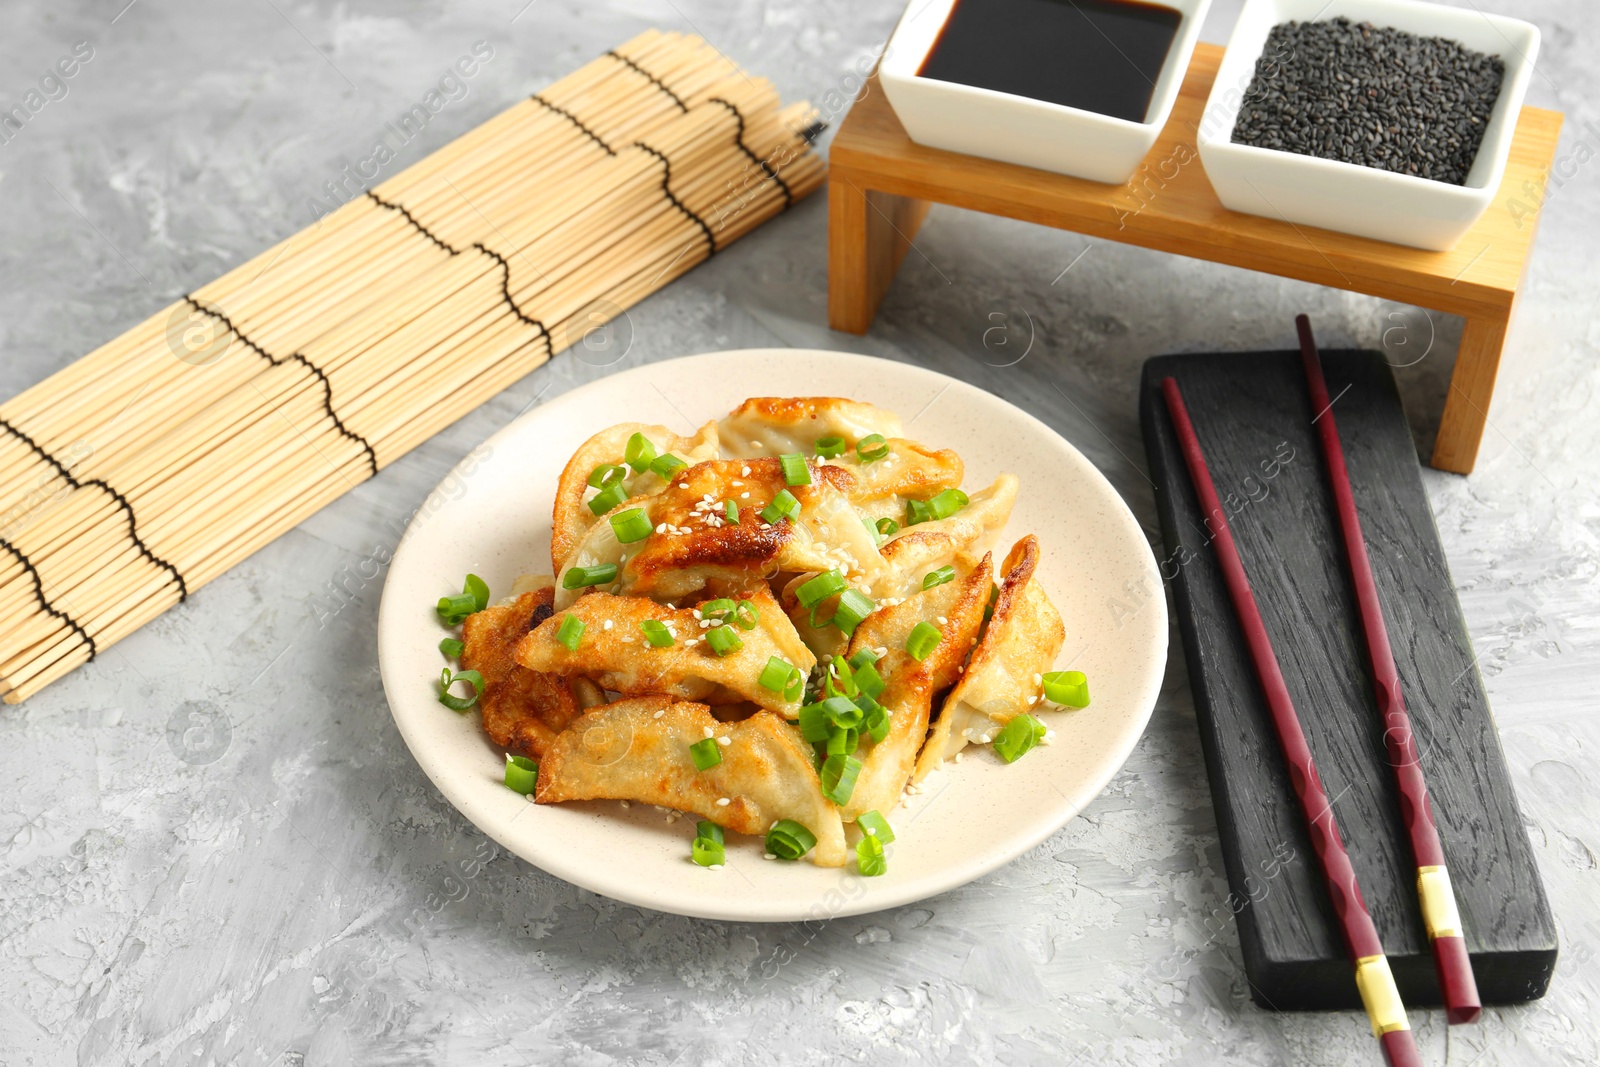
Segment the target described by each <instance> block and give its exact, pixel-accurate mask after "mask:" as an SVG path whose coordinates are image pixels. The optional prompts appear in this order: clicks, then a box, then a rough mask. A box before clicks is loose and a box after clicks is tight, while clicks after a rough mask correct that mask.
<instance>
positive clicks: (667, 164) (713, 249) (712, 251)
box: [633, 141, 717, 256]
mask: <svg viewBox="0 0 1600 1067" xmlns="http://www.w3.org/2000/svg"><path fill="white" fill-rule="evenodd" d="M633 147H634V148H642V149H644V150H645V151H646V152H649V153H650V154H651V155H652V156H655V157H656V158H657V159H659V160H660V161H661V166H662V168H663V172H662V175H661V191H662V192H663V193H665V194H667V199H668V200H670V201H672V206H673V207H675V208H677V209H678V210H679V211H681V212H683V213H684V215H685V216H686V217H688V219H689V220H690V221H691V222H693V223H694V224H695V225H696V226H698V227H700V232H701V233H703V234H705V235H706V255H708V256H714V255H716V254H717V239H716V238H715V237H713V236H712V234H711V227H710V226H707V225H706V220H705V219H703V218H701V217H700V216H699V215H696V214H695V213H694V212H692V211H690V210H689V209H688V208H687V207H686V206H684V203H683V201H682V200H679V199H678V198H677V197H676V196H674V195H673V193H672V190H671V189H670V188H669V187H668V183H670V182H671V181H672V160H670V159H668V158H667V157H666V155H664V154H663V153H662V152H661V151H660V150H658V149H655V148H651V147H650V146H649V145H647V144H645V143H644V142H643V141H635V142H634V143H633Z"/></svg>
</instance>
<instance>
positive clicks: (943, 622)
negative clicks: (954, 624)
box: [939, 615, 950, 626]
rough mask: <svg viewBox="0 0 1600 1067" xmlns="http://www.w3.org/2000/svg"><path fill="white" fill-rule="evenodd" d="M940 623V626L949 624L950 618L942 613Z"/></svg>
mask: <svg viewBox="0 0 1600 1067" xmlns="http://www.w3.org/2000/svg"><path fill="white" fill-rule="evenodd" d="M939 625H940V626H949V625H950V620H949V619H947V618H945V617H944V616H943V615H940V616H939Z"/></svg>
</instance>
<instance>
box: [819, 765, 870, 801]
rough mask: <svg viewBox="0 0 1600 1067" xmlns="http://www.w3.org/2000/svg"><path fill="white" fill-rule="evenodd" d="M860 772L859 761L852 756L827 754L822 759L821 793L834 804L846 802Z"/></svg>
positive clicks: (852, 791) (854, 789)
mask: <svg viewBox="0 0 1600 1067" xmlns="http://www.w3.org/2000/svg"><path fill="white" fill-rule="evenodd" d="M860 773H861V761H860V760H858V759H856V758H855V757H854V756H845V755H833V756H829V757H828V758H827V759H825V760H823V761H822V795H823V796H825V797H827V798H828V799H829V800H831V801H833V802H834V803H835V804H848V803H849V802H850V794H852V793H854V792H855V791H856V777H857V776H858V775H859V774H860Z"/></svg>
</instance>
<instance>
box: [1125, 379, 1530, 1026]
mask: <svg viewBox="0 0 1600 1067" xmlns="http://www.w3.org/2000/svg"><path fill="white" fill-rule="evenodd" d="M1323 362H1324V366H1325V368H1326V373H1327V379H1328V391H1329V395H1330V396H1332V397H1334V398H1335V399H1334V412H1335V414H1336V415H1337V417H1338V422H1339V431H1340V436H1341V438H1342V439H1343V442H1344V449H1345V455H1346V458H1347V461H1348V464H1349V469H1350V477H1351V480H1352V486H1353V489H1354V493H1355V499H1356V506H1357V508H1358V509H1359V510H1360V512H1361V519H1362V526H1363V529H1364V532H1365V534H1366V539H1367V547H1368V551H1369V553H1370V554H1371V557H1372V565H1373V569H1374V572H1375V575H1376V580H1377V584H1378V592H1379V595H1380V597H1381V598H1382V601H1383V608H1384V618H1385V620H1386V622H1387V623H1388V627H1389V639H1390V641H1391V642H1392V644H1393V646H1394V653H1395V659H1396V660H1397V661H1398V664H1399V668H1400V677H1401V679H1402V684H1403V686H1404V692H1405V697H1406V704H1407V707H1408V709H1409V711H1410V714H1411V718H1412V725H1413V729H1414V731H1415V735H1416V739H1417V744H1418V746H1419V748H1420V750H1421V753H1422V761H1423V769H1424V771H1425V773H1426V775H1427V778H1428V788H1429V792H1430V795H1431V796H1432V798H1433V803H1434V808H1435V815H1436V818H1437V821H1438V824H1439V834H1440V837H1441V838H1442V839H1443V841H1444V850H1445V854H1446V857H1447V859H1448V863H1449V868H1450V873H1451V876H1452V878H1453V879H1454V882H1455V889H1456V897H1457V900H1458V902H1459V904H1460V908H1461V915H1462V919H1463V923H1464V925H1465V927H1466V939H1467V947H1468V949H1469V951H1470V952H1471V954H1472V962H1473V967H1474V970H1475V972H1476V975H1477V980H1478V989H1479V991H1480V993H1481V995H1482V997H1483V1000H1484V1003H1486V1004H1503V1003H1513V1002H1519V1001H1527V1000H1533V999H1535V998H1537V997H1541V996H1543V995H1544V992H1545V990H1546V988H1547V987H1548V986H1549V984H1550V976H1551V973H1552V972H1553V971H1554V969H1555V962H1556V934H1555V921H1554V919H1553V918H1552V916H1551V914H1550V906H1549V903H1548V902H1547V901H1546V899H1545V893H1544V887H1543V884H1542V883H1541V881H1540V878H1539V871H1538V867H1537V866H1536V864H1535V861H1534V856H1533V850H1532V848H1531V847H1530V845H1529V843H1528V839H1527V836H1526V834H1525V832H1524V830H1523V827H1522V816H1521V813H1520V811H1519V810H1518V807H1517V801H1516V797H1515V795H1514V794H1513V792H1512V788H1511V781H1510V777H1509V775H1508V774H1507V771H1506V764H1505V756H1504V754H1503V753H1502V751H1501V748H1500V738H1499V735H1498V733H1497V732H1496V729H1495V725H1494V719H1493V717H1492V716H1491V714H1490V712H1489V705H1488V700H1487V698H1486V697H1485V695H1484V690H1483V682H1482V680H1481V679H1480V678H1479V676H1478V671H1477V667H1476V664H1475V661H1474V658H1473V654H1472V647H1471V644H1470V642H1469V641H1468V638H1467V632H1466V626H1465V624H1464V622H1463V620H1462V616H1461V607H1460V604H1459V603H1458V602H1457V600H1456V597H1455V592H1454V589H1453V586H1452V583H1451V580H1450V572H1449V569H1448V567H1447V566H1446V564H1445V559H1444V553H1443V551H1442V549H1441V547H1440V544H1439V533H1438V529H1437V528H1436V527H1435V525H1434V522H1433V513H1432V511H1431V510H1430V509H1429V506H1428V499H1427V496H1426V494H1425V493H1424V491H1423V487H1422V475H1421V470H1420V468H1419V467H1418V464H1417V456H1416V448H1415V446H1414V445H1413V443H1412V440H1411V433H1410V430H1409V429H1408V427H1407V425H1406V420H1405V414H1404V412H1403V410H1402V409H1401V405H1400V397H1399V393H1398V392H1397V390H1396V388H1395V383H1394V377H1393V375H1392V373H1391V372H1390V370H1389V367H1388V366H1387V365H1386V364H1385V363H1384V361H1383V358H1382V357H1381V356H1380V355H1379V354H1378V353H1376V352H1326V353H1324V354H1323ZM1167 376H1171V377H1174V378H1176V379H1177V381H1178V385H1179V386H1180V387H1181V389H1182V390H1183V396H1184V400H1185V402H1186V403H1187V405H1188V407H1189V411H1190V414H1191V416H1192V418H1193V420H1194V423H1195V427H1196V431H1197V432H1198V434H1199V436H1200V444H1201V447H1202V448H1203V449H1204V451H1205V454H1206V460H1207V463H1208V465H1209V466H1210V468H1211V474H1212V479H1213V481H1214V482H1215V483H1216V486H1217V492H1218V494H1219V495H1220V496H1221V497H1222V498H1223V500H1224V505H1225V507H1227V508H1229V510H1230V515H1229V523H1230V525H1231V526H1232V528H1233V531H1234V539H1235V541H1236V542H1237V543H1238V546H1239V551H1240V553H1241V555H1242V556H1243V558H1244V566H1245V570H1246V572H1247V573H1248V574H1249V576H1250V582H1251V586H1252V588H1253V589H1254V592H1255V596H1256V600H1257V602H1258V603H1259V605H1260V608H1261V612H1262V615H1263V616H1264V617H1265V620H1266V626H1267V631H1268V633H1269V634H1270V636H1271V638H1272V643H1273V647H1274V648H1275V649H1276V651H1277V655H1278V660H1279V662H1280V664H1281V665H1282V667H1283V673H1284V675H1285V676H1286V677H1287V679H1288V684H1289V690H1290V693H1291V695H1292V696H1293V698H1294V703H1295V707H1296V709H1297V710H1298V711H1299V714H1300V718H1301V720H1302V722H1303V724H1304V727H1305V732H1306V735H1307V737H1308V738H1309V740H1310V744H1311V750H1312V753H1313V755H1314V756H1315V758H1316V760H1317V766H1318V770H1319V771H1320V772H1321V775H1322V780H1323V782H1324V784H1325V786H1326V789H1327V792H1328V795H1329V796H1330V797H1332V798H1334V800H1333V810H1334V815H1335V816H1336V818H1337V820H1338V823H1339V827H1340V830H1341V831H1342V833H1343V835H1344V839H1345V843H1346V846H1347V847H1348V848H1349V851H1350V854H1351V858H1352V860H1353V861H1354V863H1355V868H1356V874H1357V876H1358V877H1359V879H1360V881H1361V888H1362V893H1363V895H1364V896H1365V897H1366V901H1367V906H1368V908H1369V910H1370V911H1371V912H1372V916H1373V919H1374V920H1375V921H1376V923H1377V926H1378V931H1379V933H1380V934H1381V935H1382V937H1383V943H1384V947H1385V949H1386V951H1387V952H1388V954H1389V960H1390V963H1391V965H1392V967H1393V968H1394V974H1395V979H1396V981H1397V982H1398V983H1399V986H1400V992H1401V994H1402V996H1403V997H1404V998H1405V1000H1406V1002H1407V1003H1408V1004H1411V1005H1419V1006H1420V1005H1428V1004H1433V1005H1436V1004H1438V1003H1439V988H1438V982H1437V979H1436V977H1435V974H1434V969H1433V957H1432V955H1431V953H1430V952H1429V948H1428V944H1427V934H1426V932H1425V930H1424V927H1423V925H1422V917H1421V914H1420V912H1419V911H1418V907H1417V900H1416V889H1415V877H1416V875H1415V870H1416V868H1415V865H1414V863H1413V861H1412V860H1411V858H1410V851H1409V847H1408V845H1407V839H1406V835H1405V830H1404V827H1403V826H1402V824H1401V821H1400V819H1399V817H1398V815H1397V814H1396V812H1397V810H1398V809H1397V806H1396V805H1397V800H1396V790H1395V788H1394V783H1393V775H1392V773H1391V771H1390V769H1389V766H1388V756H1387V754H1386V752H1385V749H1384V745H1383V736H1382V728H1381V726H1380V725H1379V720H1378V718H1377V712H1376V707H1375V704H1374V701H1373V697H1372V691H1371V686H1370V681H1369V674H1368V671H1367V666H1366V659H1365V653H1364V645H1363V639H1362V635H1361V628H1360V617H1359V615H1358V614H1357V611H1356V604H1355V597H1354V594H1353V593H1352V591H1351V589H1350V582H1349V577H1348V573H1347V570H1346V568H1345V564H1344V560H1343V556H1342V554H1341V552H1340V549H1339V540H1338V526H1337V518H1336V515H1335V512H1334V510H1333V501H1332V497H1331V495H1330V494H1329V492H1328V489H1327V486H1326V484H1325V475H1324V473H1323V467H1322V454H1321V452H1320V451H1319V450H1318V444H1317V440H1316V437H1315V436H1314V431H1313V427H1312V425H1311V418H1312V416H1313V414H1314V413H1313V412H1312V411H1311V406H1310V400H1309V399H1308V397H1307V395H1306V388H1305V380H1304V377H1303V374H1302V372H1301V369H1300V357H1299V354H1298V353H1294V352H1258V353H1247V354H1216V355H1178V356H1159V357H1156V358H1154V359H1151V360H1149V361H1148V362H1146V363H1145V366H1144V379H1143V382H1142V386H1141V391H1140V407H1139V415H1140V421H1141V423H1142V424H1143V427H1144V435H1145V447H1146V449H1147V450H1148V453H1149V457H1150V465H1151V468H1152V471H1151V474H1152V478H1153V479H1154V481H1155V484H1156V498H1157V505H1158V507H1159V509H1160V513H1161V524H1162V530H1163V533H1164V535H1165V539H1166V546H1167V555H1166V556H1165V557H1164V559H1163V565H1162V573H1163V576H1164V577H1166V578H1167V579H1168V580H1169V581H1170V582H1171V584H1172V588H1173V598H1174V601H1175V603H1176V608H1177V611H1176V616H1177V621H1178V627H1179V629H1180V630H1181V632H1182V635H1183V645H1184V652H1185V654H1186V656H1187V659H1188V664H1189V678H1190V682H1191V686H1192V688H1193V691H1194V701H1195V710H1196V715H1197V719H1198V722H1199V727H1200V741H1201V747H1202V749H1203V750H1204V754H1205V761H1206V769H1207V775H1208V778H1209V779H1210V784H1211V796H1212V801H1213V803H1214V805H1215V807H1216V812H1217V824H1218V830H1219V833H1220V835H1221V841H1222V849H1223V855H1224V858H1225V862H1226V865H1227V872H1228V882H1229V885H1230V887H1231V889H1232V893H1233V896H1232V898H1231V900H1230V901H1229V904H1230V905H1231V906H1233V907H1234V908H1235V910H1236V915H1237V919H1236V921H1237V924H1238V929H1239V940H1240V946H1241V949H1242V952H1243V956H1244V964H1245V971H1246V975H1247V977H1248V978H1249V980H1250V985H1251V990H1252V997H1253V998H1254V999H1255V1001H1256V1003H1258V1004H1260V1005H1261V1006H1262V1007H1265V1008H1276V1009H1282V1010H1298V1009H1320V1008H1357V1007H1359V1006H1360V1000H1359V998H1358V996H1357V993H1356V986H1355V981H1354V978H1353V977H1352V973H1351V965H1350V962H1349V960H1348V959H1347V958H1346V956H1345V954H1344V951H1343V949H1342V947H1341V942H1340V939H1339V936H1338V927H1337V926H1336V924H1335V920H1334V916H1333V911H1332V908H1331V906H1330V905H1329V904H1328V901H1327V894H1326V892H1325V891H1324V888H1323V883H1322V880H1321V877H1320V875H1319V873H1318V871H1317V867H1316V858H1315V853H1313V852H1312V850H1311V846H1310V843H1309V841H1308V840H1307V838H1306V835H1305V831H1304V829H1303V823H1302V820H1301V816H1300V813H1299V811H1298V809H1297V807H1296V804H1295V801H1294V795H1293V793H1291V792H1290V789H1289V784H1288V777H1287V774H1286V771H1285V768H1284V764H1283V759H1282V756H1281V754H1280V752H1279V749H1278V746H1277V741H1276V738H1275V736H1274V735H1273V732H1272V727H1271V720H1270V719H1269V717H1268V713H1267V709H1266V704H1265V702H1264V700H1263V698H1262V696H1261V691H1260V688H1259V686H1258V685H1257V683H1256V681H1255V675H1254V673H1253V671H1252V669H1251V666H1250V661H1249V657H1248V653H1247V652H1246V649H1245V645H1244V642H1243V637H1242V635H1241V634H1240V631H1239V626H1238V623H1237V621H1236V618H1235V615H1234V612H1233V608H1232V605H1231V604H1230V603H1229V601H1228V597H1227V592H1226V589H1225V587H1224V586H1223V583H1222V577H1221V573H1220V571H1219V569H1218V567H1217V562H1216V555H1215V553H1214V552H1213V551H1212V549H1211V546H1210V545H1209V542H1208V537H1207V532H1206V530H1205V528H1204V527H1203V525H1202V524H1201V521H1200V516H1201V511H1200V508H1199V505H1198V504H1197V503H1196V501H1195V496H1194V490H1193V487H1192V486H1191V484H1190V482H1189V476H1188V471H1187V470H1186V469H1185V467H1184V464H1183V458H1182V455H1181V453H1180V452H1179V451H1178V445H1177V441H1176V439H1175V437H1174V434H1173V432H1172V423H1171V421H1170V420H1169V418H1168V416H1167V412H1166V406H1165V404H1164V403H1163V402H1162V399H1161V379H1162V378H1164V377H1167ZM1269 475H1270V476H1269ZM1230 494H1231V498H1230ZM1235 502H1238V504H1239V505H1240V508H1239V510H1238V511H1237V513H1233V511H1234V508H1235Z"/></svg>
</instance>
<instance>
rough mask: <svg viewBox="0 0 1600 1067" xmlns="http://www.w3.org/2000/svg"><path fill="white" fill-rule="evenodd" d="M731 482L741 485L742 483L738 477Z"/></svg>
mask: <svg viewBox="0 0 1600 1067" xmlns="http://www.w3.org/2000/svg"><path fill="white" fill-rule="evenodd" d="M731 484H733V485H743V484H744V483H743V482H741V481H740V480H739V479H737V478H735V479H734V480H733V482H732V483H731Z"/></svg>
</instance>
